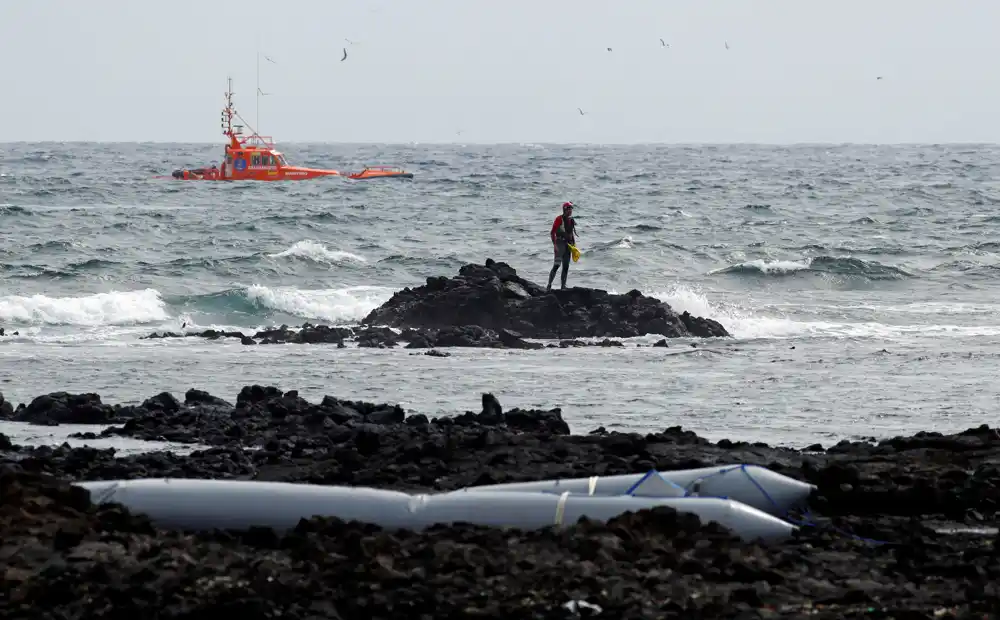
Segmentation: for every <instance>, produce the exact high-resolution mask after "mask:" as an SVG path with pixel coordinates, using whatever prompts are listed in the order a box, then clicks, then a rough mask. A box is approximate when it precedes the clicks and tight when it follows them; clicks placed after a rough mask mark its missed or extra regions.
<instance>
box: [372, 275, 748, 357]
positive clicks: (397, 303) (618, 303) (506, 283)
mask: <svg viewBox="0 0 1000 620" xmlns="http://www.w3.org/2000/svg"><path fill="white" fill-rule="evenodd" d="M362 323H363V324H366V325H388V326H390V327H409V328H437V329H441V328H449V327H463V326H468V325H476V326H478V327H480V328H483V329H489V330H493V331H500V330H505V329H506V330H511V331H513V332H515V333H517V334H519V335H520V336H521V337H524V338H565V339H569V338H588V337H590V338H603V337H617V338H627V337H632V336H642V335H645V334H660V335H663V336H667V337H669V338H679V337H685V336H698V337H713V336H728V335H729V333H728V332H727V331H726V329H725V328H724V327H723V326H722V325H721V324H719V323H718V322H717V321H713V320H711V319H705V318H701V317H695V316H692V315H690V314H689V313H687V312H684V313H680V314H678V313H677V312H674V310H673V309H672V308H671V307H670V306H669V305H668V304H666V303H664V302H662V301H660V300H658V299H655V298H652V297H647V296H645V295H643V294H642V293H640V292H639V291H630V292H628V293H626V294H624V295H617V294H612V293H608V292H607V291H603V290H600V289H590V288H576V287H574V288H568V289H565V290H554V291H550V292H546V291H545V289H543V288H542V287H540V286H538V285H537V284H535V283H534V282H530V281H528V280H526V279H524V278H522V277H520V276H518V275H517V272H516V271H515V270H514V269H513V268H512V267H511V266H510V265H508V264H507V263H502V262H496V261H493V260H492V259H487V261H486V264H485V265H472V264H470V265H465V266H464V267H462V268H461V269H460V270H459V274H458V275H457V276H454V277H452V278H445V277H432V278H427V284H425V285H424V286H420V287H417V288H412V289H411V288H405V289H403V290H402V291H398V292H397V293H395V294H394V295H393V296H392V298H390V299H389V301H387V302H385V303H384V304H382V305H381V306H380V307H378V308H376V309H375V310H373V311H372V312H371V313H369V314H368V316H366V317H365V318H364V319H363V320H362Z"/></svg>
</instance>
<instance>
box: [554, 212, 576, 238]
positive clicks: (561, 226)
mask: <svg viewBox="0 0 1000 620" xmlns="http://www.w3.org/2000/svg"><path fill="white" fill-rule="evenodd" d="M549 235H550V236H551V237H552V243H555V242H556V240H557V239H560V238H561V239H562V240H564V241H566V242H567V243H569V244H570V245H576V221H575V220H574V219H573V218H572V216H570V217H569V218H566V220H565V222H564V221H563V216H561V215H559V216H556V220H555V221H554V222H552V230H551V231H550V232H549Z"/></svg>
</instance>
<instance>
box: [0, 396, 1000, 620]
mask: <svg viewBox="0 0 1000 620" xmlns="http://www.w3.org/2000/svg"><path fill="white" fill-rule="evenodd" d="M103 406H107V405H103ZM477 408H478V411H477V412H466V413H463V414H460V415H456V416H454V417H450V418H439V419H428V418H427V417H426V416H424V415H422V414H419V413H411V414H407V413H406V412H405V411H403V409H402V408H400V407H398V406H395V405H390V404H374V403H362V402H355V401H348V400H341V399H337V398H333V397H329V396H328V397H326V398H324V399H323V400H322V401H321V402H318V403H310V402H308V401H305V400H304V399H302V398H301V397H299V395H298V394H297V393H296V392H295V391H290V392H283V391H281V390H278V389H276V388H271V387H263V386H247V387H245V388H243V390H241V391H240V393H239V394H237V395H236V398H235V399H223V398H219V397H216V396H213V395H211V394H207V393H206V392H203V391H199V390H189V391H188V392H187V393H186V394H185V395H184V398H183V399H180V398H176V397H174V396H173V395H171V394H168V393H163V394H159V395H156V396H153V397H151V398H149V399H147V400H146V401H145V402H144V403H143V404H142V405H140V406H137V407H134V408H133V409H132V410H133V414H134V415H132V416H131V417H130V418H129V419H128V421H126V422H125V424H124V425H122V426H119V427H116V428H114V429H111V430H110V431H109V432H108V434H109V435H122V436H128V437H134V438H146V439H153V438H157V439H160V438H170V439H171V440H173V441H188V442H198V443H202V444H211V445H212V446H213V447H211V448H209V449H206V450H200V451H197V452H195V453H193V454H191V455H189V456H178V455H175V454H170V453H162V452H160V453H147V454H139V455H133V456H127V457H118V456H117V455H116V454H115V452H114V451H113V450H96V449H93V448H69V447H67V446H62V447H36V448H26V447H19V446H14V445H11V444H10V442H9V440H7V439H6V438H5V437H3V436H0V469H2V472H3V473H0V498H3V500H2V501H0V528H2V531H3V532H4V536H3V537H0V558H4V562H6V564H4V566H5V567H4V568H3V569H0V570H4V571H6V572H5V573H3V574H4V579H2V580H0V617H5V618H8V617H9V618H35V617H37V618H42V617H53V616H57V617H84V616H86V617H100V614H101V613H107V612H108V611H109V610H110V609H112V607H110V606H113V609H114V611H115V614H114V615H116V617H126V616H129V614H131V616H130V617H140V616H142V613H143V612H142V611H141V610H142V609H146V610H156V614H155V615H153V616H143V617H165V618H181V617H183V618H191V617H198V616H199V614H200V615H207V614H209V613H224V612H235V613H238V614H239V615H240V617H252V618H257V617H261V618H263V617H277V612H278V611H279V610H280V611H281V613H282V617H285V618H299V617H301V618H309V617H342V618H351V617H360V616H359V615H358V614H361V613H362V612H364V614H365V615H364V617H400V618H403V617H406V618H414V617H428V618H438V617H442V618H443V617H497V618H501V617H502V618H521V617H523V618H535V617H552V618H563V617H565V618H569V617H580V616H583V617H586V615H587V614H588V613H592V612H593V610H592V609H591V608H589V607H587V606H579V605H578V607H579V609H578V612H572V611H570V610H569V609H567V608H565V607H563V605H564V604H566V603H569V602H571V601H574V600H577V601H585V602H586V603H588V604H590V605H596V606H597V607H599V608H600V609H601V610H602V611H601V613H600V614H597V616H596V617H609V618H611V617H613V618H650V617H688V618H690V617H734V618H736V617H740V618H742V617H803V616H806V615H816V616H818V617H824V618H826V617H828V618H841V617H852V616H855V615H867V616H871V615H876V616H882V617H914V618H924V617H938V618H940V617H946V618H947V617H965V616H964V615H963V614H968V613H971V612H978V613H979V615H978V616H976V617H982V614H983V613H992V611H993V610H994V609H995V608H996V606H997V604H998V603H1000V600H998V598H1000V588H998V586H997V585H996V584H997V583H998V578H1000V548H998V547H997V546H996V545H997V542H998V541H997V537H996V536H995V535H989V536H974V535H967V534H962V535H943V534H938V533H935V532H934V531H932V530H930V529H928V528H927V527H925V526H924V525H922V523H926V522H932V521H945V522H948V523H951V524H963V525H965V526H994V525H996V523H997V519H998V515H997V501H998V500H1000V471H998V469H997V464H998V463H1000V434H998V433H997V431H996V430H995V429H992V428H989V427H987V426H981V427H978V428H973V429H969V430H967V431H964V432H962V433H957V434H954V435H941V434H937V433H918V434H916V435H914V436H911V437H899V438H893V439H888V440H884V441H881V442H879V443H877V444H873V443H865V442H854V443H851V442H841V443H840V444H837V445H835V446H830V447H828V448H826V449H824V448H823V446H817V445H814V446H810V447H809V449H807V450H802V451H798V450H791V449H781V448H773V447H768V446H766V445H764V444H747V443H744V442H734V441H729V440H722V441H719V442H717V443H711V442H709V441H707V440H706V439H704V438H701V437H699V436H697V435H696V434H694V433H692V432H690V431H685V430H683V429H681V428H679V427H672V428H667V429H665V430H663V431H662V432H659V433H651V434H645V435H639V434H622V433H613V432H608V431H606V430H604V429H597V430H595V431H591V432H590V433H587V434H580V435H573V434H569V433H570V430H571V429H569V427H568V426H567V425H566V423H565V422H564V421H563V420H562V417H561V414H560V412H559V410H558V409H550V410H534V411H524V410H518V409H512V410H504V408H503V407H502V405H501V404H500V402H499V401H498V399H496V398H495V397H494V396H492V395H490V394H484V395H482V398H481V402H480V403H479V404H478V407H477ZM579 430H583V429H579ZM731 463H754V464H759V465H763V466H766V467H769V468H771V469H773V470H775V471H779V472H781V473H784V474H786V475H789V476H792V477H795V478H799V479H804V480H808V481H810V482H812V483H814V484H817V485H818V487H819V489H818V491H817V492H816V494H815V496H814V497H813V498H812V499H811V502H810V504H811V508H812V514H811V515H807V516H809V517H810V518H811V519H812V522H813V523H814V524H815V526H808V525H807V526H804V527H802V528H801V530H800V532H799V534H798V535H797V536H796V537H795V538H794V539H793V540H791V541H789V542H786V543H782V544H780V545H772V546H758V545H754V544H748V543H742V542H740V541H738V540H735V539H733V538H732V537H730V536H729V535H728V533H726V532H724V531H721V530H719V529H718V528H716V527H715V526H713V525H712V524H708V525H707V526H704V527H703V526H701V525H700V524H699V523H698V522H697V519H696V518H693V517H689V516H686V515H678V514H677V513H674V512H672V511H669V510H656V511H641V512H639V513H635V514H629V515H624V516H622V517H620V518H619V519H616V520H615V521H612V522H610V523H608V524H594V523H583V524H578V525H573V526H570V527H566V528H563V529H549V530H543V531H538V532H515V531H503V530H494V529H488V528H478V527H463V526H453V527H439V528H434V529H433V530H431V531H426V532H422V533H412V532H387V531H381V530H379V529H378V528H375V527H372V526H367V525H363V524H356V523H341V522H337V521H335V520H312V521H308V522H303V523H302V524H300V526H299V527H298V528H297V529H296V530H295V531H293V532H289V533H285V534H280V533H275V532H271V531H269V530H255V531H253V532H250V533H233V532H228V533H224V532H214V533H202V534H198V535H192V534H184V533H180V532H168V531H162V530H157V529H154V528H152V527H151V526H150V525H149V524H148V523H147V522H146V521H145V520H144V519H142V518H141V517H137V516H132V515H129V514H128V513H126V512H124V511H123V510H121V509H116V508H114V507H100V508H94V507H91V506H89V505H88V504H87V502H86V501H85V498H83V497H81V496H80V494H79V493H78V492H76V491H74V490H72V489H69V488H68V487H66V486H65V485H64V484H63V483H61V482H58V481H56V480H55V479H49V478H45V477H43V476H47V475H51V476H54V477H58V478H60V479H68V480H83V479H90V480H93V479H118V478H142V477H160V476H168V477H184V478H228V479H245V480H249V479H257V480H280V481H295V482H311V483H316V484H349V485H363V486H375V487H381V488H394V489H400V490H407V491H415V490H452V489H457V488H461V487H463V486H470V485H477V484H489V483H496V482H511V481H521V480H536V479H541V478H554V477H583V476H591V475H614V474H624V473H637V472H643V471H647V470H649V469H651V468H657V469H661V470H671V469H683V468H691V467H701V466H706V465H711V464H731ZM868 539H875V540H876V541H883V542H886V543H887V544H875V543H874V542H872V541H870V540H868ZM143 606H144V607H143ZM102 610H103V612H102ZM146 613H150V612H148V611H147V612H146ZM574 613H579V615H574Z"/></svg>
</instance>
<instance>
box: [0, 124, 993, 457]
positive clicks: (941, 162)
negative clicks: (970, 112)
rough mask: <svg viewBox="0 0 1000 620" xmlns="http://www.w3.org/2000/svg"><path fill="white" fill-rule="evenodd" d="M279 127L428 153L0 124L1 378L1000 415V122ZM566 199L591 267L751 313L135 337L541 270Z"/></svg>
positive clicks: (894, 424) (721, 419)
mask: <svg viewBox="0 0 1000 620" xmlns="http://www.w3.org/2000/svg"><path fill="white" fill-rule="evenodd" d="M281 147H282V150H283V152H284V153H285V154H286V157H287V158H288V159H289V161H290V162H292V163H297V164H303V165H310V166H322V167H335V168H338V169H341V170H353V169H357V168H359V167H360V166H361V165H364V164H373V163H386V164H398V165H402V166H404V167H405V168H407V169H408V170H411V171H412V172H414V173H415V174H416V178H415V179H414V180H412V181H405V180H385V181H373V182H354V181H350V180H346V179H336V178H331V179H317V180H313V181H303V182H294V183H280V184H265V183H232V184H218V183H201V182H181V181H174V180H172V179H156V178H153V177H154V176H155V175H163V174H166V175H169V173H170V171H172V170H173V169H175V168H178V167H182V166H200V165H203V164H204V163H207V162H211V161H213V160H216V159H218V156H219V153H220V150H221V147H219V146H215V145H186V144H174V145H168V144H56V143H46V144H0V326H2V327H4V328H5V329H6V330H7V333H8V334H10V333H11V332H13V331H15V330H17V331H18V332H19V335H17V336H12V335H7V336H4V337H0V391H2V392H3V394H4V395H5V397H6V398H7V399H8V400H10V401H13V402H15V403H17V402H28V401H29V400H30V399H31V398H34V397H35V396H38V395H40V394H43V393H47V392H52V391H60V390H65V391H71V392H97V393H99V394H101V396H102V397H103V398H104V400H105V402H112V403H114V402H122V403H126V402H139V401H142V400H143V399H145V398H147V397H149V396H151V395H153V394H156V393H158V392H160V391H163V390H168V391H172V392H174V393H175V394H178V395H180V394H182V393H183V392H184V391H185V390H187V389H189V388H191V387H197V388H201V389H206V390H208V391H210V392H212V393H213V394H216V395H219V396H223V397H225V398H229V399H235V395H236V393H237V391H238V390H239V388H240V387H241V386H243V385H246V384H251V383H261V384H268V385H277V386H279V387H281V388H283V389H298V390H299V391H300V393H301V394H302V395H303V396H305V397H306V398H309V399H319V398H321V397H322V395H324V394H332V395H335V396H338V397H341V398H351V399H365V400H373V401H378V402H398V403H401V404H403V405H404V406H405V407H407V408H409V409H412V410H414V411H419V412H423V413H426V414H429V415H444V414H449V413H456V412H461V411H465V410H478V408H479V398H480V393H481V392H486V391H489V392H493V393H494V394H496V395H497V397H498V398H499V399H500V401H501V403H503V405H504V406H505V407H512V406H522V407H544V408H550V407H557V406H558V407H562V409H563V412H564V415H565V417H566V418H567V420H568V421H569V422H570V425H571V427H572V428H573V429H574V431H576V432H586V431H588V430H591V429H593V428H596V427H597V426H605V427H607V428H608V429H620V430H636V431H651V430H656V429H661V428H663V427H666V426H671V425H677V424H680V425H683V426H684V427H686V428H690V429H692V430H695V431H697V432H698V433H700V434H703V435H705V436H707V437H710V438H712V439H719V438H723V437H729V438H734V439H735V438H739V439H753V440H763V441H768V442H771V443H780V444H787V445H806V444H810V443H814V442H817V441H818V442H821V443H823V444H825V445H829V444H831V443H832V442H835V441H837V440H839V439H842V438H860V437H872V436H874V437H883V436H891V435H895V434H900V433H912V432H915V431H917V430H939V431H952V430H960V429H964V428H966V427H969V426H972V425H977V424H980V423H983V422H986V423H993V422H995V415H994V414H995V411H996V404H997V397H998V393H1000V390H998V387H997V382H996V380H995V379H996V377H997V375H998V372H997V371H998V366H1000V234H998V232H997V228H998V226H1000V213H998V205H1000V181H998V179H1000V147H998V146H978V145H952V146H949V145H926V146H909V145H908V146H863V145H843V146H808V145H804V146H749V145H720V146H596V145H589V146H588V145H580V146H553V145H536V144H523V145H495V146H485V145H467V146H463V145H397V146H370V145H369V146H352V145H316V144H285V145H281ZM564 200H572V201H574V202H575V203H576V204H577V205H578V208H577V214H576V215H577V218H578V222H579V229H580V233H581V234H580V238H579V245H580V247H581V249H582V250H583V251H584V255H583V257H582V259H581V260H580V262H579V263H575V264H573V265H572V267H571V274H570V283H571V284H575V285H580V286H593V287H602V288H607V289H610V290H615V291H620V292H625V291H628V290H630V289H633V288H636V289H639V290H641V291H643V292H644V293H647V294H651V295H655V296H657V297H659V298H660V299H662V300H664V301H666V302H668V303H670V304H671V305H672V306H673V307H674V308H675V309H677V310H679V311H680V310H689V311H691V312H692V313H694V314H698V315H703V316H709V317H712V318H715V319H717V320H719V321H721V322H722V323H723V324H724V325H725V326H726V327H727V328H728V329H729V330H730V331H731V332H732V333H733V334H734V338H732V339H727V340H719V341H699V342H698V343H697V347H696V348H692V347H691V346H690V344H691V343H690V342H687V341H677V342H671V346H670V348H668V349H660V348H646V347H636V346H634V345H636V344H641V343H646V344H648V343H649V342H652V340H653V339H651V338H640V339H637V340H636V341H632V342H629V345H630V346H628V347H626V348H623V349H617V348H616V349H607V348H587V349H582V350H580V349H575V350H553V351H539V352H517V351H492V350H452V351H451V353H452V356H451V357H448V358H435V357H427V356H423V355H412V353H413V352H412V351H409V350H403V349H398V350H370V349H357V348H347V349H336V348H334V347H329V346H316V345H280V346H277V345H272V346H257V347H244V346H242V345H239V344H238V343H235V342H231V341H219V342H207V341H204V340H201V339H193V338H192V339H182V340H155V341H150V340H140V339H139V337H140V336H142V335H146V334H148V333H150V332H153V331H157V330H172V331H181V325H182V324H183V323H187V328H188V329H189V330H201V329H205V328H209V327H215V328H222V327H227V328H241V329H247V328H250V329H252V328H254V327H259V326H264V325H273V324H281V323H287V324H290V325H296V324H300V323H302V322H304V321H313V322H329V323H333V324H341V323H350V322H353V321H356V320H358V319H360V318H361V317H363V316H364V315H365V314H366V313H367V312H369V311H370V310H371V309H373V308H375V307H376V306H377V305H378V304H380V303H381V302H383V301H384V300H386V299H388V297H389V296H390V295H391V294H392V292H393V291H394V290H397V289H400V288H402V287H405V286H416V285H420V284H422V283H423V281H424V280H425V278H426V277H428V276H436V275H453V274H455V273H456V272H457V270H458V268H459V267H460V266H461V265H463V264H465V263H468V262H477V263H481V262H483V261H484V260H485V259H486V258H488V257H492V258H494V259H496V260H504V261H507V262H508V263H510V264H511V265H512V266H514V267H515V268H516V269H517V270H518V271H519V273H521V274H522V275H524V276H526V277H528V278H530V279H534V280H536V281H538V282H542V283H544V280H545V278H546V275H547V271H548V269H549V267H550V264H551V259H550V256H551V254H550V252H551V249H550V245H549V241H548V230H549V226H550V224H551V222H552V219H553V218H554V217H555V216H556V215H557V214H558V211H559V205H560V204H561V203H562V202H563V201H564ZM74 430H79V429H74ZM0 432H5V433H8V434H13V435H15V436H16V437H19V438H22V439H24V440H26V441H32V442H36V443H38V442H46V441H49V442H52V441H61V439H62V438H63V437H64V436H65V432H63V431H58V430H55V429H44V428H37V427H35V428H28V427H26V426H20V425H15V424H10V423H8V424H4V425H0ZM91 443H92V442H91ZM126 444H127V442H126ZM125 447H126V448H127V447H128V446H127V445H125Z"/></svg>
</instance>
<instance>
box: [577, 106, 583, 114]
mask: <svg viewBox="0 0 1000 620" xmlns="http://www.w3.org/2000/svg"><path fill="white" fill-rule="evenodd" d="M577 110H580V116H583V110H582V109H580V108H577Z"/></svg>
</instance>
